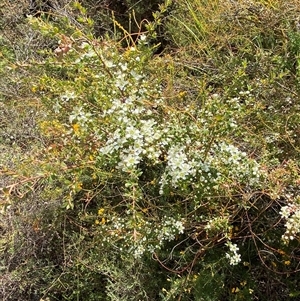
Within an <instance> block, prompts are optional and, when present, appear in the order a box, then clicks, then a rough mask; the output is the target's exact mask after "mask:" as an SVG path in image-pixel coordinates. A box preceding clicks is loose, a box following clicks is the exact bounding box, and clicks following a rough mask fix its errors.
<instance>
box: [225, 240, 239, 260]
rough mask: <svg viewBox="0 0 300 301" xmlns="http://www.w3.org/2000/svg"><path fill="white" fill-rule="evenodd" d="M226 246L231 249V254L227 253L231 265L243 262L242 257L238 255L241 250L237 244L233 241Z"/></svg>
mask: <svg viewBox="0 0 300 301" xmlns="http://www.w3.org/2000/svg"><path fill="white" fill-rule="evenodd" d="M226 246H227V247H228V248H229V253H226V258H228V259H229V264H230V265H237V264H238V263H239V262H241V255H240V254H238V250H239V248H238V247H237V245H236V244H233V243H232V242H231V241H228V242H227V243H226Z"/></svg>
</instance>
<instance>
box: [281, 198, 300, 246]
mask: <svg viewBox="0 0 300 301" xmlns="http://www.w3.org/2000/svg"><path fill="white" fill-rule="evenodd" d="M280 215H281V216H282V217H283V218H285V219H286V223H285V227H286V231H285V233H284V235H283V236H282V239H283V240H284V242H286V243H287V242H288V241H289V240H293V239H295V237H296V235H297V234H298V233H300V206H299V205H296V204H289V205H287V206H283V207H282V208H281V210H280Z"/></svg>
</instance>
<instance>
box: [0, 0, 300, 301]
mask: <svg viewBox="0 0 300 301" xmlns="http://www.w3.org/2000/svg"><path fill="white" fill-rule="evenodd" d="M250 2H251V1H250ZM197 3H198V4H199V5H198V6H197V5H196V8H195V9H193V5H195V4H194V3H192V2H191V1H183V2H180V1H179V3H176V4H177V6H176V7H175V9H174V12H173V13H174V14H171V16H170V22H169V23H168V24H169V26H172V24H173V22H175V21H176V22H177V23H176V24H177V25H181V27H179V28H178V32H176V33H174V27H173V31H172V30H170V31H169V34H170V35H171V36H170V37H169V38H170V39H172V38H173V39H176V41H174V43H175V42H176V43H175V45H182V46H181V47H184V46H183V45H184V43H187V40H188V39H189V38H188V37H189V36H190V37H191V41H190V43H188V45H187V47H186V48H185V49H183V48H180V49H179V50H178V53H177V52H176V53H173V52H171V51H170V52H169V53H168V54H162V55H161V56H157V55H154V54H153V53H154V51H155V49H156V47H157V46H154V45H153V40H152V39H153V37H154V36H155V34H154V32H153V31H154V30H155V26H156V25H157V24H160V22H162V20H160V13H159V12H157V13H156V14H155V15H154V19H155V22H153V23H149V24H148V28H149V31H150V32H149V33H147V32H145V33H141V32H139V33H137V35H136V36H137V39H136V40H133V39H132V37H131V36H130V35H129V34H128V33H127V35H126V36H125V38H124V39H125V40H126V41H127V42H128V45H127V46H126V47H124V43H123V44H122V43H119V42H116V41H114V40H112V39H110V38H109V37H104V38H101V39H100V38H99V39H97V38H95V37H94V36H93V34H92V33H90V32H89V30H90V29H89V26H90V25H91V24H92V21H91V20H89V19H88V18H87V17H86V16H85V15H83V16H81V17H80V18H78V20H77V19H76V20H73V19H72V20H69V21H68V20H66V19H60V20H57V19H55V18H54V19H53V20H50V21H49V20H48V21H46V20H45V19H32V18H31V19H30V20H29V22H30V23H31V25H32V26H33V28H35V29H36V30H38V31H40V32H41V33H42V34H43V35H45V36H46V37H47V38H49V39H51V40H53V41H55V45H56V46H55V47H56V48H55V47H53V48H54V50H52V49H46V50H43V51H41V54H40V55H41V56H40V57H39V60H37V59H36V60H34V61H31V62H30V63H28V65H29V67H28V66H27V65H26V67H28V69H29V70H31V72H32V73H33V75H35V77H33V79H31V78H30V79H27V80H28V82H29V83H30V89H31V93H33V95H34V97H35V98H36V99H38V101H37V103H38V106H39V110H40V114H39V115H37V116H36V119H37V120H36V122H37V124H38V126H37V130H39V135H40V137H39V142H40V144H39V148H38V149H37V148H35V151H34V152H32V153H30V154H28V155H27V156H26V157H25V158H26V160H25V161H24V162H23V161H22V160H19V161H18V162H17V161H16V162H15V166H14V169H15V170H13V171H10V170H9V171H7V170H6V171H3V173H5V175H6V177H7V178H8V177H11V175H13V177H12V178H13V179H14V181H13V183H12V184H9V185H8V186H7V188H5V189H3V192H4V193H3V195H4V198H5V200H8V202H9V203H10V205H11V207H9V211H8V213H7V216H16V221H15V224H14V226H12V228H13V227H15V229H17V230H16V231H17V232H18V233H17V234H16V237H17V238H18V239H14V241H13V240H11V241H10V245H9V247H8V248H7V249H9V250H13V249H14V248H13V247H15V248H16V249H18V250H20V253H22V252H23V254H25V255H24V257H26V258H25V260H24V261H18V259H17V258H16V257H18V256H15V255H13V256H11V257H10V256H7V257H6V259H5V260H7V261H8V262H9V264H11V267H10V268H11V269H12V270H14V271H16V269H17V267H18V266H20V271H19V270H18V271H17V272H16V274H17V275H19V274H18V273H20V275H21V274H22V273H23V274H22V276H24V275H27V273H28V270H29V271H32V269H33V268H32V267H34V266H35V261H34V259H33V258H36V259H37V260H36V261H37V262H36V264H37V265H38V267H39V269H36V270H39V271H43V272H44V274H45V275H47V277H48V278H47V281H44V282H47V284H43V283H40V282H39V281H37V284H36V286H35V287H34V288H32V287H31V282H30V279H29V280H28V281H27V278H26V277H21V279H25V280H24V283H20V287H24V294H27V297H26V298H27V299H28V298H31V297H28V296H30V294H31V293H32V291H33V290H34V291H35V292H37V294H38V296H39V297H40V298H44V299H45V298H46V297H49V298H50V300H51V299H53V300H55V299H56V300H62V299H68V300H79V299H83V298H89V300H107V298H109V299H110V300H133V299H132V296H135V297H133V298H136V299H134V300H175V299H176V300H177V299H178V300H179V299H181V300H191V299H195V300H246V299H247V298H248V299H249V300H252V299H253V298H255V299H261V300H263V297H264V294H261V292H262V291H263V290H262V289H261V286H264V285H267V283H269V282H267V281H266V279H265V278H262V277H267V278H268V281H269V279H272V281H273V282H272V283H283V282H284V283H288V284H286V286H288V285H293V283H294V281H295V283H296V280H297V279H296V278H295V279H294V278H293V276H290V277H288V278H289V279H288V280H287V279H283V278H279V277H280V276H278V275H285V274H288V275H291V274H290V272H291V271H292V272H295V271H296V268H297V261H298V259H299V258H298V255H297V251H298V246H297V245H296V244H297V235H298V233H299V231H300V230H299V212H300V209H299V208H298V207H299V206H298V203H297V193H298V188H297V187H298V185H299V165H298V163H297V162H298V161H297V160H298V159H299V157H298V155H299V154H298V151H299V149H298V146H297V142H298V140H297V137H296V136H295V134H294V132H295V133H296V132H297V131H298V130H299V127H298V124H299V116H298V115H299V114H298V113H299V112H298V111H297V110H298V107H297V105H296V100H294V99H296V98H297V93H296V92H295V91H294V90H293V89H294V86H297V85H296V83H297V80H298V73H297V72H296V71H295V70H294V69H293V68H292V67H291V65H290V62H287V61H285V59H286V60H290V59H291V57H292V56H295V57H297V55H298V54H297V53H295V52H296V51H297V50H296V48H295V47H289V46H288V45H286V48H285V51H288V50H287V49H291V50H290V51H293V52H294V53H293V55H292V54H291V56H289V55H287V54H286V53H285V52H284V53H281V52H280V51H279V50H278V49H277V48H274V49H273V48H272V47H271V46H270V45H272V41H269V40H268V38H267V37H264V36H263V30H260V29H259V28H258V26H259V24H261V23H260V22H258V21H257V20H261V22H262V23H263V22H266V19H265V18H268V16H269V14H267V13H266V15H265V14H264V13H265V10H264V9H260V8H261V6H259V7H257V6H255V5H254V4H253V5H254V6H253V7H254V8H255V9H254V10H253V7H252V6H251V5H250V4H249V5H250V6H249V9H246V8H247V5H248V4H247V3H246V2H243V1H242V3H240V4H237V3H236V5H240V6H241V7H240V8H241V9H240V10H239V9H237V10H236V7H233V6H234V5H235V4H233V3H227V2H226V3H225V4H222V5H221V4H219V3H218V4H216V3H215V4H216V5H212V6H211V4H209V3H208V2H205V1H201V0H199V1H196V4H197ZM276 3H277V2H276ZM212 4H214V2H212ZM277 4H278V3H277ZM277 4H276V5H277ZM74 5H75V8H76V9H78V10H79V11H80V12H81V13H83V14H84V12H85V10H84V9H83V8H82V7H81V6H80V4H79V3H78V2H76V3H75V4H74ZM168 5H170V1H169V0H168V1H166V2H165V6H163V5H162V6H160V10H161V12H162V11H163V12H165V10H166V9H167V6H168ZM261 5H262V4H261ZM217 6H218V7H219V9H217ZM204 8H206V9H208V10H209V9H210V12H212V10H214V9H216V10H215V11H214V14H209V15H207V12H206V11H205V9H204ZM229 8H230V9H229ZM265 9H266V8H265ZM253 11H254V12H253ZM289 11H290V10H289ZM183 12H184V13H186V12H190V14H191V17H192V20H193V22H194V23H195V24H193V26H190V27H189V22H191V20H186V21H187V24H185V23H182V22H181V21H180V19H179V17H178V16H181V14H182V13H183ZM255 12H257V14H259V13H261V14H263V15H262V16H260V15H259V16H260V17H259V18H258V17H257V16H256V14H255ZM241 13H242V15H240V14H241ZM246 13H247V14H249V18H250V19H251V18H252V19H251V20H252V21H253V22H254V23H255V25H256V26H255V27H254V28H252V27H247V26H249V25H248V23H247V20H248V19H247V18H244V14H246ZM269 13H270V14H271V13H273V9H271V8H269ZM176 15H177V17H176ZM210 15H213V16H214V18H213V20H211V18H210ZM234 18H238V20H237V22H238V24H241V26H242V27H243V30H242V32H243V35H241V34H240V30H241V29H240V28H233V27H232V26H231V21H230V20H232V19H233V20H235V19H234ZM220 21H223V23H224V24H223V23H222V24H221V23H220ZM203 22H204V24H206V26H204V27H203V26H200V25H201V24H202V23H203ZM210 22H213V24H211V25H213V26H212V27H210V26H209V25H210ZM257 23H259V24H257ZM251 24H252V23H251ZM266 24H268V22H266ZM280 24H281V26H283V29H282V30H286V29H285V28H286V27H284V26H288V28H289V30H291V29H290V27H289V26H290V25H286V23H285V22H282V23H280ZM116 25H117V24H116ZM195 25H196V26H195ZM225 25H226V26H227V27H226V26H225ZM84 26H87V28H84V29H83V27H84ZM223 26H225V27H226V29H230V32H232V33H233V36H227V37H226V36H225V32H226V31H225V30H224V28H225V27H223ZM212 28H214V30H212ZM249 28H250V29H251V30H250V31H248V30H247V29H249ZM218 30H220V32H222V33H224V36H221V35H219V36H218V37H217V38H216V37H215V32H219V31H218ZM186 31H188V35H182V36H183V38H182V39H183V40H180V37H179V35H180V32H186ZM124 32H125V33H126V30H124ZM172 33H173V35H172ZM178 34H179V35H178ZM235 34H236V36H235ZM274 34H276V35H278V36H276V39H278V40H280V39H281V40H280V41H281V42H282V43H286V42H285V41H286V38H287V37H288V35H287V34H286V35H284V37H282V36H281V35H280V34H281V33H278V32H277V31H276V33H274ZM244 35H246V36H245V37H244ZM186 39H187V40H186ZM264 39H266V40H264ZM257 40H262V42H261V43H262V44H261V45H260V46H258V45H259V42H258V41H257ZM296 40H297V35H296V33H294V35H293V45H294V44H295V43H296V42H297V41H296ZM249 41H252V42H253V43H254V44H255V43H257V44H255V47H254V46H253V43H252V42H251V43H250V44H249ZM182 42H184V43H183V44H182ZM229 42H230V43H229ZM209 43H211V45H208V44H209ZM195 44H196V45H195ZM57 45H58V46H57ZM121 45H123V47H121ZM262 45H265V46H262ZM200 46H201V47H202V48H201V47H200ZM200 49H202V50H203V52H201V51H202V50H200ZM258 49H260V51H258ZM199 51H200V52H199ZM272 51H273V52H274V53H272ZM277 52H278V53H277ZM273 54H274V55H273ZM258 62H260V66H259V68H258V67H257V64H258ZM23 67H24V66H22V68H23ZM14 68H15V66H14ZM293 80H294V81H293ZM294 84H295V85H294ZM270 95H272V97H271V96H270ZM291 96H292V97H291ZM293 104H294V105H295V106H294V107H293V108H291V107H290V106H291V105H293ZM290 192H292V193H293V194H290ZM290 195H293V199H294V201H292V197H290ZM4 198H3V199H4ZM17 199H20V200H21V201H20V202H19V203H18V202H16V201H15V200H17ZM33 200H35V201H34V202H33ZM44 205H45V206H44ZM18 206H22V207H18ZM48 208H50V209H51V212H50V213H47V210H48ZM50 209H49V210H50ZM26 211H28V212H31V214H30V215H28V216H26V214H24V212H26ZM3 214H5V210H4V211H3ZM14 214H15V215H14ZM19 215H20V216H21V217H20V218H19V217H18V216H19ZM284 223H285V224H284ZM7 224H9V223H7ZM8 232H9V231H8ZM11 237H13V235H11ZM23 237H33V239H32V240H27V241H26V244H25V243H24V244H22V242H23V240H22V239H24V238H23ZM43 237H45V238H46V239H45V241H43V239H42V238H43ZM281 237H282V238H283V240H280V238H281ZM39 239H40V240H41V241H40V240H39ZM18 240H19V241H20V244H17V243H16V244H15V245H14V243H15V241H16V242H18ZM287 242H289V244H288V243H287ZM24 248H25V251H24ZM289 248H292V250H293V252H290V250H291V249H289ZM21 251H22V252H21ZM11 252H13V251H11ZM32 254H33V255H34V256H31V255H32ZM45 254H46V255H47V257H46V259H44V256H43V255H45ZM7 258H8V259H7ZM29 259H30V260H29ZM27 260H28V262H29V263H30V266H26V269H24V270H23V268H22V267H23V266H22V264H23V262H27ZM21 263H22V264H21ZM27 268H28V269H27ZM266 270H267V271H271V272H269V274H266ZM6 273H7V274H6V275H10V271H9V269H7V271H6ZM37 274H38V272H37ZM292 274H293V275H294V273H292ZM83 275H84V276H83ZM262 275H263V276H262ZM274 275H275V276H274ZM40 276H41V274H38V276H33V277H36V278H35V280H40V278H39V277H40ZM8 278H9V277H8ZM3 281H4V280H3ZM26 281H27V282H26ZM49 283H50V285H48V284H49ZM99 283H101V285H100V286H99ZM21 284H22V285H21ZM3 287H5V285H4V286H3ZM12 287H15V286H13V285H12ZM216 287H217V288H216ZM25 288H26V289H27V291H28V293H25V291H26V289H25ZM225 288H226V289H225ZM286 289H287V288H286ZM0 294H1V293H0ZM87 296H88V297H87ZM18 298H19V299H20V297H18ZM251 298H252V299H251ZM274 298H275V297H274ZM274 298H273V299H274ZM23 299H24V298H23ZM271 299H272V298H271ZM275 299H276V298H275Z"/></svg>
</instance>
